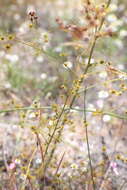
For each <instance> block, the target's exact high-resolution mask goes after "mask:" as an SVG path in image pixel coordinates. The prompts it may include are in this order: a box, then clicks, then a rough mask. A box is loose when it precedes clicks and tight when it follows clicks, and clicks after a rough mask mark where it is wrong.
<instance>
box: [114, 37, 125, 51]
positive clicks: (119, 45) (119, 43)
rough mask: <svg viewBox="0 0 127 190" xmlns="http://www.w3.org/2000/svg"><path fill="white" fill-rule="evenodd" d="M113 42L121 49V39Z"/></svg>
mask: <svg viewBox="0 0 127 190" xmlns="http://www.w3.org/2000/svg"><path fill="white" fill-rule="evenodd" d="M114 42H115V44H116V45H117V47H118V48H120V49H122V48H123V43H122V41H121V40H119V39H117V40H115V41H114Z"/></svg>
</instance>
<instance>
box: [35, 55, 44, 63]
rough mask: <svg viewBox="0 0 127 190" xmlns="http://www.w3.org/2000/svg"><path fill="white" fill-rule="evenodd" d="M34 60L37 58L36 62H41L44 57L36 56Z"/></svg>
mask: <svg viewBox="0 0 127 190" xmlns="http://www.w3.org/2000/svg"><path fill="white" fill-rule="evenodd" d="M36 60H37V62H39V63H41V62H43V61H44V59H43V57H42V56H38V57H37V59H36Z"/></svg>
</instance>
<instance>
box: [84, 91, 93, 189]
mask: <svg viewBox="0 0 127 190" xmlns="http://www.w3.org/2000/svg"><path fill="white" fill-rule="evenodd" d="M85 108H86V91H84V110H85ZM84 126H85V135H86V144H87V152H88V157H89V165H90V173H91V179H92V184H93V189H94V190H95V189H96V187H95V182H94V176H93V167H92V160H91V153H90V146H89V137H88V128H87V119H86V112H85V111H84Z"/></svg>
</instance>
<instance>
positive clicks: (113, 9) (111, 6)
mask: <svg viewBox="0 0 127 190" xmlns="http://www.w3.org/2000/svg"><path fill="white" fill-rule="evenodd" d="M117 8H118V6H117V5H116V4H113V3H112V4H110V11H116V10H117Z"/></svg>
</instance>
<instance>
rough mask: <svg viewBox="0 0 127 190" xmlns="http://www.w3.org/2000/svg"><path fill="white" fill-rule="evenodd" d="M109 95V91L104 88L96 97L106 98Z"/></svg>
mask: <svg viewBox="0 0 127 190" xmlns="http://www.w3.org/2000/svg"><path fill="white" fill-rule="evenodd" d="M108 96H109V93H108V92H107V91H104V90H101V91H100V92H99V93H98V97H99V98H107V97H108Z"/></svg>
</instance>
